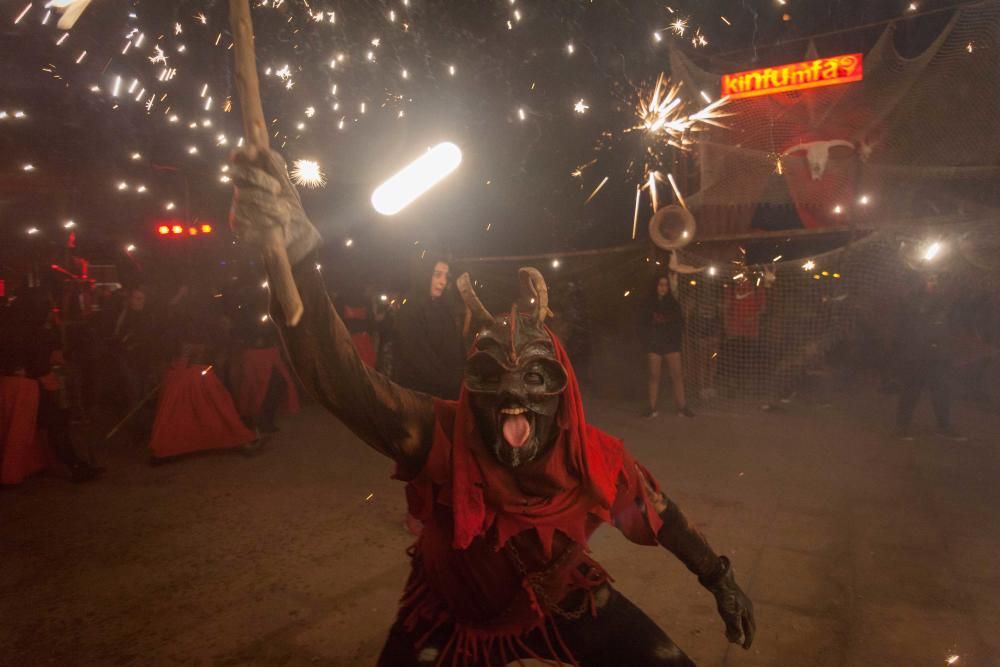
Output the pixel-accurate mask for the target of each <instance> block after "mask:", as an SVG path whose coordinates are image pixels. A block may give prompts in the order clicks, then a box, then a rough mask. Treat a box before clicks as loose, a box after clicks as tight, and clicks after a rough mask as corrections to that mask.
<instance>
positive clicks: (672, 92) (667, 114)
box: [631, 74, 731, 149]
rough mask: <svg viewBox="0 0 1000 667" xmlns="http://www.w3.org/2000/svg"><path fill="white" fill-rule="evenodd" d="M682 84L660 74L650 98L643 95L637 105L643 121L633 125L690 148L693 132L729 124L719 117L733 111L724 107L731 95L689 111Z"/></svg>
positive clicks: (671, 143) (634, 128) (637, 110)
mask: <svg viewBox="0 0 1000 667" xmlns="http://www.w3.org/2000/svg"><path fill="white" fill-rule="evenodd" d="M681 87H682V84H681V83H676V84H672V85H671V83H670V81H669V79H667V77H666V76H665V75H664V74H660V76H659V78H657V80H656V86H655V87H654V88H653V92H652V94H651V95H650V96H649V98H648V99H643V98H640V100H639V103H638V105H637V106H636V112H637V114H638V116H639V121H640V124H639V125H636V126H634V127H633V128H631V129H632V130H645V131H647V132H649V133H651V134H654V135H663V136H664V137H665V138H666V142H667V144H668V145H670V146H674V147H676V148H680V149H686V148H687V147H688V146H690V145H691V144H692V143H694V142H693V141H692V140H691V138H690V136H689V134H690V133H692V132H699V131H701V130H704V129H706V127H707V126H712V127H720V128H724V127H725V125H723V124H722V123H720V122H719V119H720V118H725V117H726V116H730V115H731V114H729V113H723V112H722V111H721V109H722V107H724V106H725V105H726V104H727V103H728V102H729V98H728V97H722V98H720V99H718V100H716V101H714V102H711V103H710V104H708V106H705V107H703V108H702V109H700V110H698V111H696V112H695V113H692V114H688V113H686V111H687V109H686V107H685V105H684V102H683V100H682V99H681V97H680V91H681Z"/></svg>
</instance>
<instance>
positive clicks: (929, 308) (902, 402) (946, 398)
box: [896, 274, 968, 441]
mask: <svg viewBox="0 0 1000 667" xmlns="http://www.w3.org/2000/svg"><path fill="white" fill-rule="evenodd" d="M952 325H953V322H952V308H951V304H950V303H949V300H948V297H947V295H946V294H945V293H944V292H943V291H942V290H941V288H940V281H939V279H938V276H937V275H936V274H929V275H927V276H925V277H924V278H923V283H922V284H921V285H920V286H919V287H918V288H917V289H916V290H915V291H914V293H913V294H912V295H911V297H910V298H909V299H907V301H906V302H905V303H904V304H903V306H902V310H901V312H900V318H899V322H898V328H897V336H896V341H897V343H896V344H897V348H896V352H897V354H896V359H897V362H898V369H899V370H898V372H899V380H900V391H899V405H898V408H897V411H896V427H897V429H898V434H899V437H900V438H902V439H903V440H912V439H913V434H912V431H911V425H912V423H913V413H914V411H915V410H916V408H917V403H918V402H919V401H920V395H921V394H922V393H923V391H924V388H925V387H926V388H927V389H928V390H929V392H930V395H931V405H932V406H933V407H934V416H935V418H936V419H937V427H938V434H939V435H942V436H944V437H946V438H949V439H951V440H955V441H964V440H967V439H968V438H966V437H965V436H963V435H961V434H959V433H958V432H956V431H955V429H954V428H953V427H952V423H951V390H950V388H949V386H948V383H949V380H950V378H949V375H950V372H951V367H952V361H953V356H954V349H953V348H954V345H953V338H954V334H955V332H954V331H953V330H952Z"/></svg>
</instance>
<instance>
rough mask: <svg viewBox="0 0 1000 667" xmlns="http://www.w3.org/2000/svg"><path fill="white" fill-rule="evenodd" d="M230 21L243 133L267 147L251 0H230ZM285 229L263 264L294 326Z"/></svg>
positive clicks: (297, 302) (266, 247)
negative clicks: (251, 16) (251, 15)
mask: <svg viewBox="0 0 1000 667" xmlns="http://www.w3.org/2000/svg"><path fill="white" fill-rule="evenodd" d="M229 23H230V25H231V26H232V30H233V45H234V47H235V48H234V51H235V54H236V89H237V91H238V92H239V97H240V109H241V111H242V113H243V133H244V134H245V135H246V141H247V144H248V145H249V147H250V148H251V149H257V150H258V151H264V150H267V148H268V139H267V126H266V125H265V123H264V106H263V104H261V101H260V83H259V82H258V80H257V57H256V54H255V51H254V43H253V22H252V20H251V18H250V2H249V0H229ZM284 235H285V232H284V230H283V229H282V228H281V227H274V228H272V229H271V231H270V236H269V237H268V239H267V240H266V242H265V243H264V244H263V245H262V247H261V252H262V254H263V259H264V265H265V267H267V275H268V278H269V281H270V285H271V289H273V290H274V293H275V295H276V296H277V297H278V302H279V303H280V304H281V308H282V310H283V311H284V312H285V320H286V323H287V324H288V326H290V327H294V326H295V325H297V324H298V323H299V320H300V319H301V318H302V298H301V297H300V296H299V291H298V289H297V288H296V287H295V280H294V279H293V278H292V267H291V264H289V262H288V254H287V253H286V252H285V238H284Z"/></svg>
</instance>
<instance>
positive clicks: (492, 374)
mask: <svg viewBox="0 0 1000 667" xmlns="http://www.w3.org/2000/svg"><path fill="white" fill-rule="evenodd" d="M503 374H504V368H503V366H501V365H500V364H499V362H497V360H496V359H494V358H493V357H492V356H491V355H489V354H487V353H486V352H477V353H476V354H473V355H472V356H471V357H469V359H468V361H466V362H465V385H466V386H467V387H468V388H469V391H475V392H496V391H499V390H500V382H501V380H502V379H503Z"/></svg>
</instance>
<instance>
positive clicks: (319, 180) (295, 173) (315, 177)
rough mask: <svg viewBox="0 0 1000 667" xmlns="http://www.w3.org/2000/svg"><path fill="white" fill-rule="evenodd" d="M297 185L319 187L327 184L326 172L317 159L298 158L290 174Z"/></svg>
mask: <svg viewBox="0 0 1000 667" xmlns="http://www.w3.org/2000/svg"><path fill="white" fill-rule="evenodd" d="M290 176H291V178H292V181H293V182H294V183H295V184H296V185H301V186H304V187H307V188H319V187H322V186H324V185H326V174H324V173H323V169H322V168H321V167H320V166H319V162H316V161H315V160H296V161H295V163H294V164H293V165H292V171H291V174H290Z"/></svg>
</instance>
